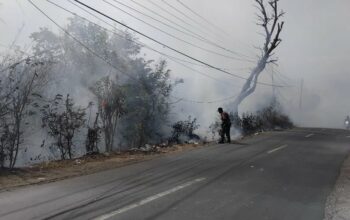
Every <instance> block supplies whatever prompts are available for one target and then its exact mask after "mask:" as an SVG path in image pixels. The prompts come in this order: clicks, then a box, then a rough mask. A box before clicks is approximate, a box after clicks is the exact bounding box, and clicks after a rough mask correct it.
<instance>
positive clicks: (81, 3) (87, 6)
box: [73, 0, 285, 87]
mask: <svg viewBox="0 0 350 220" xmlns="http://www.w3.org/2000/svg"><path fill="white" fill-rule="evenodd" d="M73 1H75V2H77V3H79V4H80V5H83V6H84V7H86V8H88V9H90V10H92V11H94V12H96V13H98V14H100V15H102V16H104V17H106V18H108V19H110V20H112V21H114V22H116V23H118V24H120V25H121V26H124V27H126V28H127V29H129V30H131V31H133V32H135V33H137V34H139V35H141V36H143V37H145V38H147V39H149V40H151V41H153V42H155V43H157V44H159V45H161V46H163V47H165V48H168V49H169V50H172V51H174V52H176V53H178V54H181V55H183V56H185V57H187V58H189V59H191V60H194V61H196V62H198V63H201V64H203V65H206V66H208V67H210V68H212V69H214V70H217V71H219V72H222V73H225V74H227V75H230V76H233V77H235V78H239V79H243V80H248V79H247V78H245V77H242V76H239V75H237V74H233V73H231V72H228V71H225V70H223V69H221V68H219V67H216V66H214V65H212V64H209V63H206V62H204V61H202V60H200V59H197V58H194V57H192V56H190V55H188V54H186V53H184V52H181V51H179V50H177V49H175V48H173V47H171V46H168V45H167V44H165V43H162V42H160V41H159V40H156V39H154V38H152V37H150V36H148V35H146V34H144V33H142V32H141V31H138V30H136V29H135V28H132V27H130V26H128V25H126V24H124V23H122V22H120V21H118V20H116V19H114V18H112V17H111V16H109V15H107V14H105V13H103V12H101V11H99V10H97V9H95V8H93V7H91V6H89V5H87V4H85V3H83V2H81V1H79V0H73ZM257 84H260V85H264V86H276V87H285V86H281V85H272V84H270V83H264V82H258V83H257Z"/></svg>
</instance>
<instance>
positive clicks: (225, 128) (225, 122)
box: [218, 108, 231, 144]
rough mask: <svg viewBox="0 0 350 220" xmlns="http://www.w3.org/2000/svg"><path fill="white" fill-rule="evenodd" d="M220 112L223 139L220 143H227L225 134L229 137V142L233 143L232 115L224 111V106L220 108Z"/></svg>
mask: <svg viewBox="0 0 350 220" xmlns="http://www.w3.org/2000/svg"><path fill="white" fill-rule="evenodd" d="M218 112H219V114H220V116H221V132H220V136H221V140H220V142H219V143H220V144H223V143H225V136H226V138H227V143H231V135H230V129H231V120H230V115H229V114H227V112H224V110H223V109H222V108H218Z"/></svg>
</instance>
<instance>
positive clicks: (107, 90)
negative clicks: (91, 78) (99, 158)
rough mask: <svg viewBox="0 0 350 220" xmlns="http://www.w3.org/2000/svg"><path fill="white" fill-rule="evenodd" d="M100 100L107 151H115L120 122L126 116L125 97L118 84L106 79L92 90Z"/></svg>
mask: <svg viewBox="0 0 350 220" xmlns="http://www.w3.org/2000/svg"><path fill="white" fill-rule="evenodd" d="M92 91H93V93H94V94H95V96H96V97H97V100H98V112H99V116H100V119H101V121H102V125H103V127H102V130H103V133H104V139H105V146H106V151H107V152H111V151H112V150H113V144H114V137H115V135H116V129H117V125H118V120H119V119H120V117H121V116H122V115H123V114H124V106H125V96H124V93H123V91H122V89H121V88H120V87H119V86H118V85H117V83H116V82H115V81H113V80H111V79H110V78H109V77H104V78H102V79H101V80H100V81H98V82H97V83H96V85H95V86H94V88H92Z"/></svg>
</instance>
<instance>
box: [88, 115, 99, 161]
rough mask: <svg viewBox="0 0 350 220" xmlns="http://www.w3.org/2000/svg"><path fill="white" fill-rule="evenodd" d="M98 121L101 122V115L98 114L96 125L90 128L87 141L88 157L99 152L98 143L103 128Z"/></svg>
mask: <svg viewBox="0 0 350 220" xmlns="http://www.w3.org/2000/svg"><path fill="white" fill-rule="evenodd" d="M98 120H99V113H96V118H95V122H94V125H93V126H92V127H90V126H88V133H87V139H86V154H87V155H89V154H94V153H98V152H99V149H98V142H99V140H100V131H101V127H100V126H99V123H98Z"/></svg>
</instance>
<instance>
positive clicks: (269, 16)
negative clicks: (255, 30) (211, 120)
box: [233, 0, 284, 114]
mask: <svg viewBox="0 0 350 220" xmlns="http://www.w3.org/2000/svg"><path fill="white" fill-rule="evenodd" d="M255 2H256V4H257V8H258V10H259V13H258V14H257V16H258V21H259V23H258V25H259V26H261V27H262V28H263V29H264V34H263V35H264V38H265V43H264V46H263V47H262V48H260V50H261V55H260V57H259V60H258V62H257V65H256V66H255V68H254V69H253V70H252V72H251V74H250V76H249V78H248V80H247V81H246V82H245V84H244V86H243V88H242V90H241V92H240V94H239V95H238V96H237V98H236V99H235V101H234V103H233V113H234V114H238V107H239V105H240V104H241V103H242V101H243V100H244V99H245V98H247V97H248V96H249V95H251V94H252V93H253V92H254V91H255V89H256V86H257V83H258V79H259V76H260V74H261V73H262V72H263V71H264V69H265V67H266V65H267V64H269V63H275V62H276V61H277V60H276V59H273V58H272V57H273V55H274V53H273V52H274V51H275V49H276V48H277V47H278V46H279V44H280V43H281V42H282V40H281V38H280V34H281V32H282V29H283V25H284V22H283V21H280V20H281V17H282V16H283V15H284V12H283V11H280V10H279V9H278V2H279V0H268V2H267V4H266V2H265V0H255Z"/></svg>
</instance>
